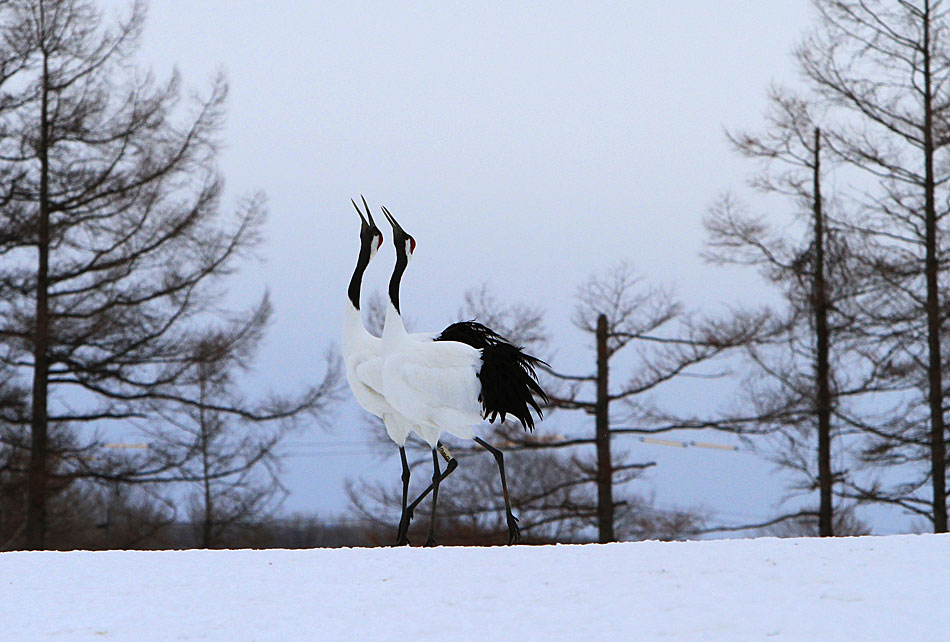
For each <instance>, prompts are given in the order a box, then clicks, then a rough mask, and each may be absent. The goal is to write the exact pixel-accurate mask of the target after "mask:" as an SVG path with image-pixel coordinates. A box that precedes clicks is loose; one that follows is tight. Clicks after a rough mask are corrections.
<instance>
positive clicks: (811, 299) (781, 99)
mask: <svg viewBox="0 0 950 642" xmlns="http://www.w3.org/2000/svg"><path fill="white" fill-rule="evenodd" d="M822 139H823V137H822V132H821V130H820V129H819V128H818V127H817V125H816V118H815V117H814V115H813V114H812V109H811V108H810V106H809V105H808V104H807V103H806V102H805V101H804V100H802V99H801V98H799V97H796V96H794V95H792V94H790V93H789V92H787V91H783V90H780V89H773V90H772V91H771V92H770V95H769V112H768V115H767V125H766V128H765V130H764V132H763V133H761V134H754V135H753V134H748V133H740V134H731V135H730V140H731V141H732V143H733V145H734V147H735V148H736V149H737V151H739V152H740V153H741V154H743V155H744V156H746V157H748V158H752V159H755V160H758V161H761V162H762V163H763V171H762V172H761V173H760V174H758V175H756V176H755V178H754V179H753V180H752V181H751V182H752V185H753V186H754V187H756V188H758V189H759V190H760V191H763V192H765V193H767V194H778V195H782V196H786V197H789V198H790V199H791V200H792V202H793V203H794V210H793V211H794V215H793V216H791V217H789V218H790V221H791V223H789V222H788V221H783V222H782V223H781V224H779V223H777V222H774V221H775V219H776V218H777V217H776V216H775V215H772V216H770V217H765V216H750V215H749V214H747V213H745V212H744V211H743V210H742V208H741V206H740V205H739V204H738V203H737V202H736V201H735V200H734V199H733V198H731V197H726V198H724V199H722V200H721V201H720V202H719V203H718V204H717V205H716V206H714V207H713V208H712V211H711V214H710V216H709V217H708V218H707V220H706V227H707V229H708V231H709V241H708V251H707V253H706V257H707V259H709V260H710V261H712V262H715V263H720V264H722V263H731V264H739V265H751V266H755V267H758V268H759V269H760V270H761V272H762V274H763V276H764V277H765V278H766V279H767V280H768V281H769V282H770V283H771V284H772V285H774V286H775V287H777V288H779V289H780V290H781V291H782V293H783V294H784V296H785V300H786V306H785V310H784V311H783V312H782V313H781V317H779V316H778V315H776V317H775V319H776V322H775V324H774V325H773V327H772V328H771V330H770V332H769V337H768V339H767V340H762V341H758V342H754V343H750V344H749V345H748V346H747V347H746V353H747V356H748V357H749V360H750V362H751V363H752V365H753V367H754V368H755V371H754V374H753V375H752V376H750V377H748V378H747V381H746V387H747V391H748V392H747V396H748V397H750V401H751V404H752V405H753V407H754V410H753V411H752V412H751V414H757V415H759V416H760V417H761V419H760V421H758V422H757V426H758V428H759V430H760V431H765V432H769V433H773V434H777V435H780V437H781V438H780V439H777V440H775V442H774V443H775V445H776V449H775V453H774V457H775V459H776V461H777V462H778V463H779V464H780V465H781V466H783V467H785V468H789V469H792V470H794V471H796V472H797V473H799V474H800V475H801V476H802V477H803V479H804V483H802V484H800V485H799V488H800V489H801V490H803V491H806V492H810V491H811V490H813V489H817V490H818V495H819V501H818V511H817V525H818V531H817V532H818V534H819V535H821V536H830V535H833V534H834V525H835V523H836V519H835V517H834V509H833V496H834V493H835V487H836V483H837V484H838V485H839V490H841V485H840V483H841V482H842V479H843V478H844V477H845V475H846V474H847V470H846V469H839V470H837V471H835V470H834V469H833V458H832V444H833V441H834V438H835V437H836V435H839V434H841V433H842V431H849V430H850V431H851V432H854V431H856V430H857V429H858V426H856V425H855V424H856V422H855V421H853V420H852V419H853V418H855V417H859V416H860V413H859V412H858V410H857V408H856V407H855V406H857V405H860V404H861V403H864V402H866V401H867V398H868V397H869V396H870V395H872V394H873V393H878V392H882V391H884V390H885V389H886V388H887V384H885V383H884V382H883V381H882V377H881V373H880V372H878V371H877V370H876V369H875V367H874V366H875V364H877V363H880V362H881V361H882V359H881V356H882V354H883V353H882V352H881V350H880V346H879V343H880V341H879V337H877V336H875V335H873V333H869V331H868V328H869V322H868V320H867V319H866V318H865V317H864V315H863V313H862V300H864V299H867V298H869V296H870V294H869V292H868V291H867V288H869V284H868V279H866V278H862V277H861V274H862V272H864V271H865V270H862V269H861V268H862V265H861V263H860V262H859V261H858V260H857V259H856V257H855V256H854V252H853V250H852V248H851V247H850V246H851V245H852V244H854V243H855V240H854V238H853V236H852V235H850V234H849V233H848V229H849V227H850V226H849V225H848V223H847V221H845V222H843V223H842V222H840V218H841V217H839V221H835V220H833V219H830V218H829V216H828V214H827V211H826V207H825V205H826V203H825V201H824V200H823V198H822V195H821V184H822V162H821V160H822V158H821V147H822V144H821V143H822ZM840 450H841V451H842V453H843V452H844V448H841V449H840ZM839 455H840V453H839ZM843 459H844V457H843V456H840V457H839V460H841V461H839V464H843V463H844V462H843ZM809 523H810V522H809Z"/></svg>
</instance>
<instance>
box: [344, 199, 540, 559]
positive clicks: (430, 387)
mask: <svg viewBox="0 0 950 642" xmlns="http://www.w3.org/2000/svg"><path fill="white" fill-rule="evenodd" d="M353 206H354V207H355V208H356V212H357V214H359V216H360V222H361V225H360V253H359V258H358V259H357V262H356V269H355V270H354V271H353V276H352V278H351V279H350V284H349V288H348V290H347V299H348V302H347V306H346V311H345V313H344V323H343V341H342V348H343V360H344V362H345V364H346V377H347V380H348V381H349V383H350V388H351V389H352V390H353V395H354V396H355V397H356V400H357V402H359V404H360V405H361V406H362V407H363V408H364V409H365V410H367V411H368V412H370V413H372V414H373V415H376V416H377V417H380V418H381V419H382V420H383V423H384V424H385V426H386V432H387V434H388V435H389V437H390V439H392V440H393V442H395V443H396V445H397V446H399V456H400V459H401V460H402V515H401V516H400V519H399V528H398V530H397V532H396V544H397V545H403V544H408V543H409V540H408V535H407V534H408V530H409V522H410V521H411V520H412V515H413V511H414V510H415V508H416V506H418V505H419V502H421V501H422V500H423V499H424V498H425V497H426V496H427V495H428V494H429V493H430V492H431V493H432V512H431V516H430V520H429V534H428V537H427V539H426V545H427V546H432V545H435V543H436V542H435V538H434V534H433V531H434V526H435V511H436V503H437V501H438V497H439V484H440V483H441V481H442V480H443V479H445V478H446V477H447V476H448V475H449V474H451V473H452V471H453V470H455V468H456V467H457V466H458V462H457V460H456V459H455V458H454V457H452V456H451V455H450V454H449V452H448V449H446V448H445V447H444V446H443V445H442V443H441V441H440V439H441V437H442V434H443V433H449V434H451V435H454V436H456V437H458V438H460V439H472V440H473V441H475V443H477V444H478V445H480V446H482V447H483V448H485V449H486V450H488V451H489V452H490V453H491V454H492V455H493V456H494V457H495V461H496V462H497V464H498V470H499V473H500V476H501V487H502V493H503V495H504V498H505V517H506V520H507V524H508V543H509V544H514V543H517V542H518V540H519V538H520V531H519V529H518V519H517V518H516V517H515V516H514V515H513V514H512V512H511V501H510V500H509V497H508V483H507V480H506V479H505V466H504V457H503V455H502V452H501V451H500V450H498V449H497V448H495V447H494V446H492V445H491V444H489V443H488V442H486V441H484V440H483V439H481V438H479V437H477V436H476V435H475V432H474V429H473V426H475V425H477V424H479V423H481V422H482V420H484V419H487V420H488V421H490V422H494V421H495V419H496V418H499V417H500V418H501V420H502V421H504V420H505V418H506V417H507V416H508V415H512V416H514V417H516V418H517V419H518V420H519V421H520V422H521V425H522V426H523V427H524V428H525V430H532V429H533V428H534V418H533V417H532V415H531V410H532V409H533V410H534V411H535V412H536V413H537V415H538V417H539V418H540V417H541V408H540V407H539V405H538V402H537V401H536V400H535V397H537V398H538V399H539V400H541V402H542V403H546V402H547V397H546V395H545V394H544V390H542V388H541V386H540V385H539V383H538V378H537V374H536V373H535V367H536V366H538V365H540V364H543V363H544V362H543V361H541V360H540V359H537V358H536V357H532V356H531V355H528V354H525V353H524V352H523V351H522V350H521V349H520V348H518V347H516V346H513V345H511V344H510V343H508V342H507V341H505V340H504V339H503V338H502V337H501V336H500V335H498V334H497V333H496V332H494V331H493V330H491V329H490V328H487V327H485V326H484V325H482V324H480V323H477V322H475V321H462V322H459V323H453V324H452V325H450V326H448V327H447V328H445V330H443V331H442V332H441V333H428V334H424V333H421V334H409V333H408V332H406V328H405V325H403V321H402V314H401V311H400V307H399V286H400V283H401V281H402V276H403V274H404V273H405V271H406V268H407V267H408V265H409V260H410V259H411V258H412V253H413V252H414V251H415V249H416V241H415V239H414V238H413V237H412V236H411V235H410V234H408V233H407V232H406V231H405V230H403V228H402V227H401V226H400V225H399V223H397V222H396V219H395V218H393V216H392V214H391V213H390V212H389V210H387V209H386V208H385V207H383V208H382V211H383V214H384V215H385V217H386V219H387V220H388V221H389V224H390V225H391V226H392V228H393V244H394V245H395V247H396V264H395V267H394V268H393V273H392V278H391V279H390V281H389V305H388V306H387V309H386V320H385V324H384V326H383V333H382V337H376V336H374V335H372V334H370V333H369V332H368V331H367V330H366V328H365V327H364V325H363V321H362V319H361V317H360V288H361V286H362V282H363V273H364V272H365V271H366V267H367V266H368V265H369V263H370V261H372V259H373V257H375V256H376V253H377V251H378V250H379V248H380V247H381V246H382V244H383V234H382V232H381V231H380V230H379V228H378V227H377V226H376V223H375V222H374V221H373V216H372V214H371V213H370V209H369V205H367V203H366V199H365V198H364V199H363V206H364V207H365V209H366V212H365V216H364V212H363V211H362V210H360V208H359V206H358V205H357V204H356V201H353ZM410 433H415V434H416V435H418V436H419V437H421V438H422V439H423V440H424V441H425V442H426V443H428V444H429V447H430V448H431V449H432V464H433V469H434V470H433V473H432V483H431V484H430V485H429V487H428V488H426V489H425V490H424V491H423V492H422V493H421V494H420V495H419V497H417V498H416V499H415V500H414V501H413V502H411V503H409V502H408V499H409V497H408V495H409V464H408V462H407V460H406V448H405V446H406V439H407V437H408V436H409V434H410ZM439 454H441V455H442V457H443V458H444V459H445V460H446V468H445V471H442V470H440V466H439Z"/></svg>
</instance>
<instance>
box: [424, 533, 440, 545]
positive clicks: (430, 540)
mask: <svg viewBox="0 0 950 642" xmlns="http://www.w3.org/2000/svg"><path fill="white" fill-rule="evenodd" d="M438 545H439V543H438V542H437V541H435V537H433V536H432V533H429V537H427V538H426V543H425V546H438Z"/></svg>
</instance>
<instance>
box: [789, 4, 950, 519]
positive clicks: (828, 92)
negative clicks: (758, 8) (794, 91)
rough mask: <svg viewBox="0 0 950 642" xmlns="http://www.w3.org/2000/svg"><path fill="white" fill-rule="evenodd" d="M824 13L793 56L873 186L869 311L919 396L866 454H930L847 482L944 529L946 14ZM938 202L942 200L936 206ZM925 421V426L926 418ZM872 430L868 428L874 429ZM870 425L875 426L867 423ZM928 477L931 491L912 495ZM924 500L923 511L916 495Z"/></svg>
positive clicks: (839, 147) (838, 143)
mask: <svg viewBox="0 0 950 642" xmlns="http://www.w3.org/2000/svg"><path fill="white" fill-rule="evenodd" d="M814 4H815V6H816V8H817V10H818V13H819V22H818V25H817V27H816V28H815V29H814V31H813V32H812V34H811V35H810V36H809V37H808V38H807V39H806V40H805V41H804V42H803V43H802V45H801V46H800V48H799V49H798V51H797V60H798V62H799V65H800V67H801V69H802V70H803V72H804V74H805V76H806V78H807V79H808V80H809V81H810V84H811V86H812V88H813V89H814V91H815V94H816V96H817V97H819V98H820V99H821V100H822V102H823V104H824V105H826V106H827V107H828V110H829V118H830V119H832V120H833V122H834V126H833V127H830V128H829V129H828V132H827V134H826V137H825V141H826V142H827V143H828V146H829V148H830V149H831V150H833V152H834V153H835V154H836V155H837V156H838V157H839V158H841V159H843V160H844V161H846V162H847V163H849V164H850V165H851V166H852V167H855V168H858V169H859V170H861V171H863V172H865V173H866V175H867V176H869V177H870V178H871V180H872V181H874V183H875V184H876V185H875V187H874V188H873V189H870V190H868V191H867V193H865V194H862V195H861V196H860V202H861V204H862V205H864V208H863V215H864V218H863V220H862V221H861V224H860V225H859V226H855V229H854V230H853V231H855V232H857V233H859V234H860V235H862V236H863V238H864V243H865V245H864V247H866V248H867V249H868V255H869V257H872V258H871V259H870V260H869V264H870V265H872V266H873V267H874V268H876V272H877V276H878V278H879V279H880V280H881V281H883V282H885V283H886V284H887V285H888V286H889V293H890V296H889V298H888V299H886V300H882V302H881V307H879V308H878V309H876V310H869V312H873V313H875V315H876V319H877V321H878V323H879V324H880V325H881V326H882V327H889V328H890V336H889V338H890V340H891V341H892V342H893V343H894V344H895V345H896V346H899V349H898V350H896V351H895V352H894V357H893V359H892V360H891V361H892V363H899V367H900V368H906V370H907V374H908V380H909V381H912V380H914V379H916V386H917V387H918V389H919V390H920V393H921V394H922V395H923V399H924V401H925V404H924V410H925V411H926V416H925V417H920V416H913V417H909V418H908V419H909V420H908V421H905V422H900V424H901V425H900V426H898V427H897V428H896V429H894V430H889V429H885V430H883V431H882V430H877V433H878V435H879V437H880V439H881V441H880V443H879V444H878V445H877V446H874V447H872V448H871V449H870V450H869V451H868V456H869V458H870V459H872V460H873V459H875V457H876V454H881V453H883V456H880V457H876V461H877V463H879V464H880V463H888V462H891V463H893V462H894V461H895V460H901V461H902V462H904V463H906V462H908V461H911V460H917V461H928V462H929V467H928V468H929V470H928V471H927V472H926V474H925V475H923V476H921V477H918V478H917V479H915V480H911V481H909V482H902V483H899V484H897V485H888V486H889V488H888V487H886V486H878V487H864V488H855V489H853V495H854V496H856V497H858V498H859V499H863V500H872V501H882V502H887V503H892V504H897V505H900V506H902V507H904V508H905V509H907V510H911V511H913V512H918V513H920V514H924V513H925V514H926V515H927V517H929V518H930V519H931V520H932V522H933V525H934V530H935V531H936V532H945V531H946V530H947V498H946V495H947V487H946V466H947V462H946V427H945V418H944V414H943V413H944V406H945V400H944V397H945V385H944V381H943V368H944V363H943V362H944V359H943V357H942V348H941V338H942V335H943V332H944V326H945V322H946V311H945V308H946V306H945V304H944V299H943V294H942V290H941V286H940V275H941V273H942V272H943V271H944V266H945V265H946V249H945V245H946V241H945V239H946V232H945V230H944V225H943V221H944V220H945V218H946V215H947V213H948V211H950V210H948V209H947V206H946V201H947V199H946V198H945V197H944V194H943V192H944V191H945V190H946V187H947V182H948V180H950V164H948V163H947V162H946V152H947V148H948V144H950V137H948V136H947V133H948V132H950V91H948V89H950V87H948V84H947V83H948V79H950V49H948V44H950V41H948V39H947V36H948V34H950V31H948V28H950V12H948V8H947V6H946V3H945V2H943V1H942V0H908V1H906V2H904V1H902V2H897V3H894V2H886V1H883V0H860V1H859V0H815V2H814ZM941 203H943V205H941ZM921 420H923V423H924V424H925V425H926V426H927V428H926V430H925V432H924V434H921V429H920V428H921V423H922V421H921ZM872 428H873V427H872ZM871 434H874V431H873V430H872V432H871ZM926 485H929V486H930V491H931V493H930V495H931V496H930V498H929V501H927V499H925V498H923V497H921V496H920V494H919V492H920V491H921V490H922V489H923V488H924V487H925V486H926ZM923 502H927V503H928V504H929V509H927V510H923V512H922V508H921V504H922V503H923Z"/></svg>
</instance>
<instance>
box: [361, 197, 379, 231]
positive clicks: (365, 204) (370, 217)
mask: <svg viewBox="0 0 950 642" xmlns="http://www.w3.org/2000/svg"><path fill="white" fill-rule="evenodd" d="M360 198H361V199H363V207H365V208H366V217H367V218H368V219H369V224H370V225H371V226H372V227H373V228H376V221H374V220H373V213H372V212H370V210H369V204H368V203H367V202H366V197H365V196H363V195H362V194H360Z"/></svg>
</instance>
